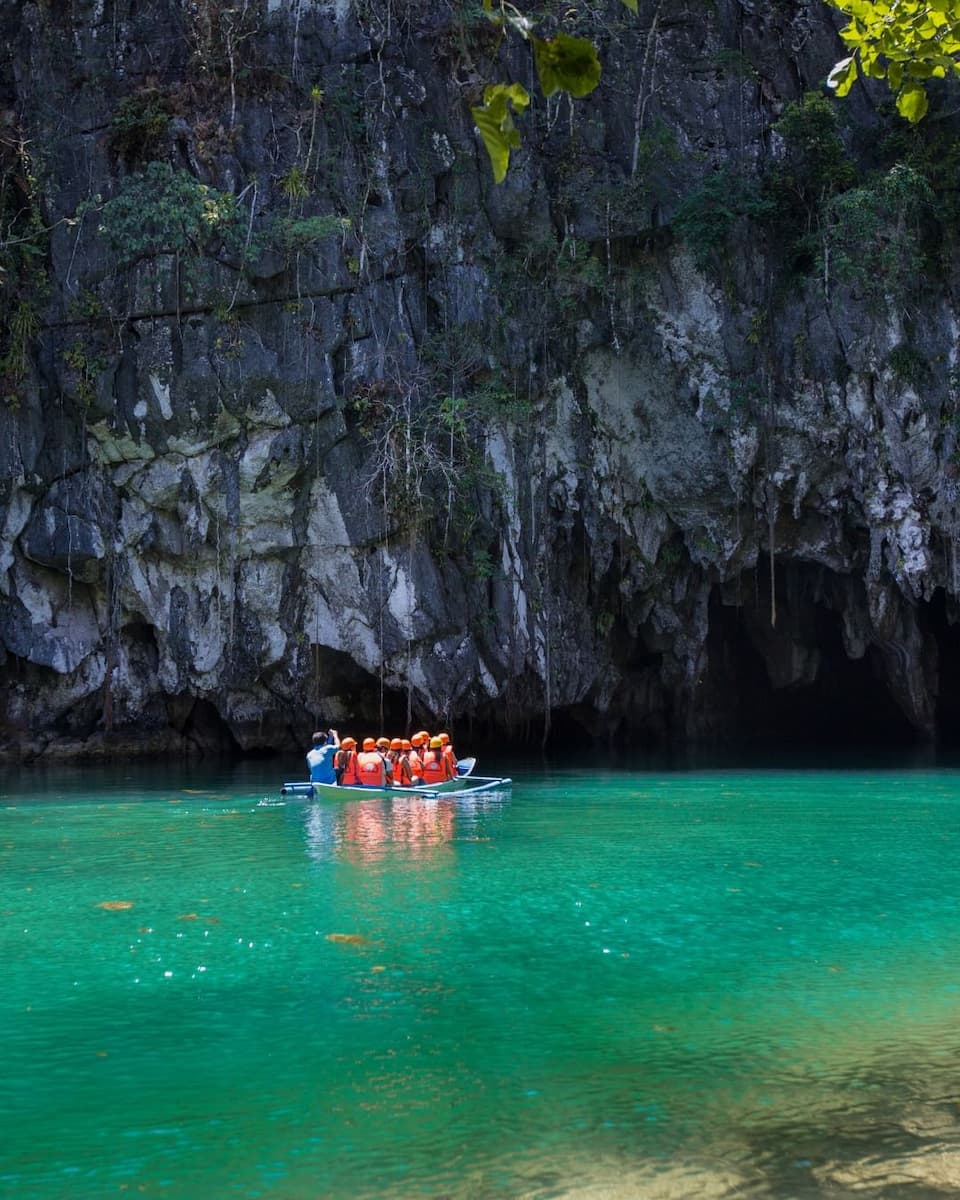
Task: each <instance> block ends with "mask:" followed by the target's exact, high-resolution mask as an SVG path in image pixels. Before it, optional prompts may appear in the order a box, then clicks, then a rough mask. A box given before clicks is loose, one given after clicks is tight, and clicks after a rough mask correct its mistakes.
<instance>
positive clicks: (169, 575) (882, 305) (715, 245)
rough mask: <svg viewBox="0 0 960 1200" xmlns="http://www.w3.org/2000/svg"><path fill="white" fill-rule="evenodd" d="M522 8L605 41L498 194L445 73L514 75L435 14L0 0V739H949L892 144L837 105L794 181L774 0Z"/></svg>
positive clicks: (908, 272)
mask: <svg viewBox="0 0 960 1200" xmlns="http://www.w3.org/2000/svg"><path fill="white" fill-rule="evenodd" d="M526 7H527V8H528V9H529V10H530V11H536V13H538V14H540V15H541V17H542V20H543V21H544V22H545V23H546V25H547V26H548V27H550V28H556V27H559V26H560V25H561V24H563V27H565V28H567V30H568V31H569V32H572V33H576V34H579V35H586V36H590V37H591V38H593V39H594V40H596V41H597V42H598V43H599V44H600V47H601V52H602V57H603V61H604V69H605V73H604V78H603V81H602V83H601V86H600V87H599V89H598V90H597V92H596V93H595V94H594V95H593V96H591V97H589V98H587V99H585V100H583V101H580V102H577V103H576V104H571V103H570V102H569V101H568V100H567V99H565V98H559V99H556V98H555V99H552V100H550V101H544V100H543V99H540V100H539V101H538V103H537V104H536V105H535V108H536V111H535V112H532V113H531V115H530V117H529V119H528V120H527V121H526V122H525V125H524V147H523V149H522V150H521V151H519V152H518V153H517V154H515V155H514V158H513V163H512V166H511V170H510V174H509V176H508V179H507V181H506V182H505V183H504V184H503V185H501V186H499V187H497V186H494V185H493V183H492V180H491V178H490V171H489V165H488V163H487V162H486V159H485V156H484V154H483V151H482V147H481V146H480V144H479V142H478V139H477V136H476V134H475V132H474V130H473V128H472V123H471V119H470V112H469V108H470V104H471V103H476V102H477V101H478V99H479V94H480V91H481V90H482V85H483V82H484V80H486V79H489V78H491V77H501V76H502V75H503V73H504V72H505V71H508V70H509V71H512V73H513V76H514V77H515V78H521V79H524V80H526V81H527V82H529V76H530V72H531V66H530V63H529V62H528V60H527V59H526V57H525V55H524V52H523V48H522V47H520V46H512V47H511V46H508V47H506V49H501V50H500V52H499V58H497V59H496V60H494V58H493V57H492V56H493V54H494V52H495V50H496V49H497V48H496V46H495V44H494V36H495V34H494V31H493V30H492V29H491V27H490V26H489V23H488V22H486V21H485V20H484V18H483V17H482V15H481V14H480V13H479V11H478V9H479V6H475V5H467V4H460V3H458V2H456V0H416V2H415V0H336V2H335V3H322V2H319V0H242V2H241V0H233V2H232V3H227V2H225V0H194V2H190V3H187V2H182V3H181V2H178V0H149V2H147V3H143V2H138V3H135V2H134V0H73V2H72V3H63V4H61V3H54V2H53V0H37V2H35V3H25V4H23V3H19V2H13V0H3V2H2V3H0V25H2V28H3V33H4V47H5V49H4V50H3V51H2V54H3V62H2V72H0V130H2V137H0V168H2V171H3V193H2V197H0V218H2V221H3V228H2V231H0V237H2V258H0V266H2V268H3V271H4V277H3V286H4V293H3V298H2V301H0V307H2V315H3V321H4V326H3V337H4V342H3V354H4V357H3V360H2V364H0V371H2V376H3V379H2V385H3V386H2V394H3V400H2V403H0V462H2V490H0V525H2V534H0V661H2V685H0V720H2V726H0V729H2V736H3V745H4V750H3V753H4V754H5V755H6V756H7V757H8V758H9V757H14V758H15V757H31V756H35V755H37V754H42V753H44V752H50V751H51V750H56V752H57V753H61V754H62V753H68V752H76V753H86V754H93V753H103V752H107V751H110V750H115V749H117V748H118V747H119V746H121V745H122V746H124V747H129V746H131V745H137V746H139V747H140V748H142V749H145V750H154V751H157V750H166V749H171V748H180V747H182V748H190V747H200V748H211V747H215V746H217V745H224V744H226V743H228V742H229V741H230V740H231V739H233V740H234V741H235V742H236V743H238V744H239V746H240V747H242V748H243V749H244V750H250V751H257V750H267V749H289V748H291V747H293V746H295V745H302V744H303V742H304V738H305V735H306V734H307V733H308V732H309V731H310V729H311V728H312V727H313V726H314V725H315V724H316V723H317V722H318V721H321V720H322V721H324V722H327V723H333V724H337V723H339V724H340V725H341V727H344V726H347V725H348V726H350V727H351V728H352V729H353V730H354V731H355V732H366V731H367V730H368V729H376V730H377V731H378V732H379V730H380V729H381V728H386V729H387V731H388V732H392V731H393V730H397V729H400V728H401V727H409V726H410V725H411V724H412V725H420V724H427V725H433V724H435V723H436V722H438V721H442V722H443V723H445V724H453V725H455V726H456V727H457V728H461V729H464V728H465V722H466V721H467V719H469V721H470V722H471V726H472V731H473V735H474V736H475V737H480V736H481V735H482V734H483V733H484V732H487V733H490V732H494V731H499V732H503V733H506V734H507V736H508V737H509V738H511V739H513V740H515V741H517V742H519V741H521V740H523V739H536V740H537V741H539V740H540V739H541V738H542V737H543V736H544V735H545V734H546V733H548V732H549V731H550V729H551V728H552V729H553V731H554V733H555V734H556V735H557V736H560V737H564V736H568V735H575V736H576V737H577V738H578V739H582V736H583V731H587V732H588V733H589V734H591V735H595V736H597V737H604V738H614V737H618V738H623V739H624V740H635V739H638V738H639V739H642V740H644V741H646V742H648V743H658V742H661V741H667V740H673V741H686V740H694V739H702V738H717V737H724V738H726V737H732V736H736V735H745V736H757V735H777V734H779V733H783V732H784V731H796V730H797V729H803V730H806V731H807V732H808V733H810V734H811V735H817V734H823V735H827V734H829V733H837V732H838V731H842V732H843V733H844V736H850V737H853V736H856V735H858V734H862V733H864V732H865V731H868V730H869V731H871V732H873V733H877V734H879V735H880V736H882V737H906V736H911V735H912V736H916V737H918V738H922V739H926V738H935V737H937V736H938V735H943V734H947V735H949V733H950V730H951V728H952V724H953V718H954V717H955V715H956V714H957V709H958V707H960V706H958V704H957V700H956V694H957V689H956V684H955V683H954V681H953V674H954V668H955V666H957V665H958V664H960V639H958V636H957V626H956V619H957V606H956V605H957V594H958V568H957V548H956V533H957V526H958V518H957V503H958V492H957V475H958V469H957V462H958V435H960V421H958V419H957V416H956V400H957V385H956V378H957V367H958V363H957V330H958V319H960V317H958V313H957V311H956V308H957V306H956V302H955V298H954V282H955V279H956V272H955V270H954V262H953V253H954V251H953V249H952V247H953V245H954V243H953V242H952V241H951V238H952V236H953V235H952V232H951V230H950V229H947V224H948V223H949V219H950V218H949V215H948V216H944V214H943V212H941V211H939V210H938V208H937V204H938V200H937V197H936V196H934V195H933V193H931V194H930V196H929V197H928V196H926V194H925V193H924V195H923V197H921V200H919V201H916V202H913V201H911V203H910V204H908V203H907V202H906V201H903V200H902V198H901V199H900V200H897V198H896V197H897V196H898V195H900V193H896V192H895V191H894V190H893V189H894V185H895V184H897V182H898V181H900V182H902V177H901V176H896V175H891V171H892V170H893V169H894V167H893V164H894V161H895V160H897V161H899V158H904V157H905V156H908V155H912V156H913V158H912V159H911V161H914V160H916V159H917V154H916V146H913V145H906V144H905V143H904V144H903V145H902V146H897V147H896V148H895V149H894V150H882V149H881V148H880V146H881V142H883V139H887V141H888V142H890V141H895V140H896V139H897V138H901V139H902V138H903V137H904V136H905V135H904V134H903V133H902V131H900V130H899V129H898V128H897V127H896V124H895V121H894V119H892V118H891V117H889V115H887V114H884V113H883V112H882V111H878V104H879V102H880V99H881V98H880V97H879V95H878V96H875V97H872V98H871V97H870V96H868V95H867V94H866V93H865V92H864V91H863V90H862V89H861V90H860V91H859V93H857V94H854V95H852V96H851V97H850V98H849V100H848V101H847V102H845V104H844V107H843V108H842V111H841V112H840V117H839V123H838V125H837V130H838V132H837V134H836V138H835V141H836V143H837V145H840V144H842V146H843V149H844V153H845V155H846V158H845V159H844V162H843V163H842V164H840V165H839V166H838V165H837V164H836V163H833V165H832V166H830V164H829V163H828V164H827V165H828V166H830V172H831V173H829V174H828V173H825V174H824V176H823V180H821V181H820V182H819V183H818V182H817V181H816V179H815V176H816V171H817V170H819V169H820V168H821V167H822V166H823V162H824V161H825V157H824V156H825V155H826V157H827V158H829V155H828V154H827V151H825V150H824V149H823V145H826V143H827V142H828V141H829V138H830V136H833V135H831V134H830V133H829V130H827V131H826V132H824V130H823V129H822V128H821V127H820V126H818V127H817V128H818V130H819V132H818V134H817V137H819V138H820V139H821V143H822V144H820V143H818V148H817V147H815V149H816V150H817V153H818V154H819V155H820V157H819V158H816V155H815V156H814V158H816V161H815V162H814V160H813V159H811V158H810V157H809V155H810V153H812V152H811V151H810V150H809V146H806V143H804V140H803V138H804V137H805V136H806V135H805V134H801V135H791V134H790V132H789V129H787V127H786V126H785V125H784V123H783V118H784V115H785V114H788V113H793V114H794V115H796V113H798V112H800V111H801V108H800V106H801V104H802V100H803V97H804V95H805V94H807V93H808V92H810V91H815V90H816V89H817V88H818V87H819V85H820V84H821V83H822V80H823V77H824V76H825V74H826V71H827V70H828V69H829V66H830V65H831V64H832V62H833V61H834V59H835V58H836V56H837V52H838V42H837V39H836V34H835V28H834V23H833V21H832V19H831V16H830V10H828V9H827V8H826V7H825V6H824V5H822V4H820V3H819V0H779V2H777V3H752V2H751V3H748V2H747V0H717V2H716V3H710V2H707V0H671V2H669V3H666V2H660V3H654V2H652V0H646V2H643V0H642V2H641V5H640V15H639V18H635V17H633V16H632V15H631V14H630V13H629V12H628V11H627V10H626V8H625V7H624V6H623V5H622V4H621V3H620V2H619V0H605V2H604V3H597V4H590V5H587V4H583V5H572V6H571V5H568V4H564V5H556V4H553V5H551V4H541V5H539V6H526ZM810 112H811V113H812V114H813V116H811V118H810V119H811V121H812V120H813V117H814V116H815V117H817V119H818V120H819V119H820V117H819V116H818V115H817V113H816V112H814V110H813V109H811V110H810ZM951 121H952V118H950V116H949V115H943V114H941V116H940V123H939V125H938V126H937V128H936V136H937V137H939V138H941V139H942V138H943V137H944V133H943V131H944V129H948V130H951V131H953V132H951V134H950V136H954V133H955V128H954V125H952V124H951ZM791 136H793V141H791ZM930 136H932V135H930V134H929V132H926V133H920V134H917V135H916V137H918V138H919V137H927V138H929V137H930ZM884 144H885V143H884ZM951 144H952V143H951ZM830 145H831V146H832V145H833V143H830ZM805 147H806V148H805ZM827 149H828V150H829V149H830V147H829V146H828V147H827ZM804 155H807V157H806V158H805V157H804ZM898 156H899V157H898ZM812 162H813V166H811V163H812ZM817 164H819V166H818V165H817ZM851 164H852V165H851ZM791 169H792V170H793V172H794V174H793V175H791V174H790V170H791ZM847 171H854V172H855V173H856V174H855V175H853V174H850V175H845V174H844V172H847ZM881 177H882V178H884V179H887V180H891V181H892V182H890V184H889V188H888V191H886V192H883V191H882V189H880V185H879V184H873V183H870V184H869V186H871V187H873V191H872V192H869V195H868V192H867V191H866V190H864V189H865V188H867V187H868V182H869V181H870V180H875V179H879V178H881ZM911 178H913V177H911ZM771 181H772V182H771ZM718 185H719V186H718ZM884 186H885V187H886V186H887V185H886V184H884ZM777 187H780V189H781V190H780V191H779V192H778V191H777ZM858 187H859V188H860V191H858V190H857V189H858ZM711 188H712V191H711ZM817 188H818V189H819V191H816V189H817ZM742 189H746V190H742ZM751 189H752V190H751ZM878 189H880V190H878ZM814 191H816V194H814ZM915 191H916V189H915ZM861 193H862V195H861ZM916 194H919V193H916ZM844 196H845V197H846V198H847V199H846V201H844V200H842V197H844ZM871 196H872V197H873V198H874V199H873V200H870V197H871ZM691 197H692V198H693V199H694V201H695V200H696V198H697V197H699V198H700V207H699V208H698V207H697V205H696V203H691ZM751 197H752V199H751ZM837 197H841V199H840V200H838V199H837ZM864 197H865V198H864ZM884 197H886V199H884ZM891 197H892V199H891ZM854 200H858V202H860V208H856V209H855V206H854V204H853V201H854ZM844 203H845V204H846V205H847V209H850V210H851V211H853V212H854V215H855V216H857V217H858V219H859V220H860V225H849V222H848V225H849V228H852V229H853V230H854V232H853V233H852V234H850V235H849V237H847V240H846V241H844V240H843V239H844V237H846V236H847V235H846V233H845V232H844V231H845V230H846V231H848V232H849V230H848V225H845V224H844V220H846V219H847V217H845V215H844V214H845V213H846V212H847V209H844V208H843V204H844ZM830 204H832V205H833V207H832V208H831V207H829V205H830ZM871 204H873V207H872V208H871V207H870V205H871ZM884 204H886V207H885V208H884V207H883V206H884ZM898 205H899V207H898ZM865 213H866V216H865V215H864V214H865ZM871 214H872V219H873V220H874V224H873V225H872V226H871V225H869V222H867V217H868V216H870V215H871ZM698 222H699V224H698ZM938 222H939V224H938ZM865 223H866V225H865ZM864 228H866V229H867V232H866V233H864V232H863V231H864ZM858 230H859V232H857V231H858ZM871 230H872V232H871ZM804 237H806V239H807V240H806V241H804ZM850 237H854V238H855V237H859V238H860V242H859V243H856V245H854V249H853V252H851V245H850ZM911 239H912V240H911ZM888 246H889V247H892V248H893V252H894V253H895V257H894V258H890V257H889V256H888V257H887V258H884V257H883V255H882V253H881V251H882V250H883V248H884V247H888ZM937 246H940V247H941V248H944V247H945V248H946V249H944V250H943V252H942V253H939V256H938V250H937ZM844 255H846V257H844ZM858 255H859V257H858ZM934 265H935V267H936V270H934V269H933V266H934ZM858 271H859V274H858ZM464 737H466V734H465V733H464Z"/></svg>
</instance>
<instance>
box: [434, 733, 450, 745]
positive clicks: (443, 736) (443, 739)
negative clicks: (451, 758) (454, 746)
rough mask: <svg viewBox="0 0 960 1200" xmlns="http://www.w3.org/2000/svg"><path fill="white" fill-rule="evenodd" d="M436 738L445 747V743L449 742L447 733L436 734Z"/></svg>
mask: <svg viewBox="0 0 960 1200" xmlns="http://www.w3.org/2000/svg"><path fill="white" fill-rule="evenodd" d="M437 737H438V738H439V739H440V741H441V742H442V743H443V744H444V745H446V744H447V742H449V741H450V734H449V733H438V734H437Z"/></svg>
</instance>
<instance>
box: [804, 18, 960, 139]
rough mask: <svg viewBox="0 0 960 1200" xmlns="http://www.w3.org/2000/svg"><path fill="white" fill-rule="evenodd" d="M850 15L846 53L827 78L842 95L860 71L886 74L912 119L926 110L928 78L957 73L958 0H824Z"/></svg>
mask: <svg viewBox="0 0 960 1200" xmlns="http://www.w3.org/2000/svg"><path fill="white" fill-rule="evenodd" d="M828 2H829V3H830V4H832V5H833V7H834V8H838V9H839V10H840V11H841V12H843V13H846V14H847V16H848V17H849V18H850V22H849V24H848V25H846V26H845V27H844V29H843V30H842V31H841V34H840V36H841V38H843V40H844V42H846V44H847V46H848V47H849V49H850V54H849V55H848V56H847V57H846V58H843V59H841V60H840V62H838V63H837V65H836V66H835V67H834V68H833V70H832V71H831V72H830V76H829V78H828V80H827V82H828V84H829V85H830V87H832V88H834V89H835V91H836V93H837V95H838V96H845V95H846V94H847V93H848V92H849V91H850V89H851V88H852V87H853V85H854V83H855V82H856V81H857V79H858V78H859V76H860V75H861V74H863V75H866V76H867V77H868V78H869V79H886V81H887V84H888V85H889V87H890V90H891V91H892V92H893V93H894V94H895V96H896V98H897V110H898V111H899V113H900V115H901V116H903V117H905V118H906V119H907V120H908V121H910V122H911V124H915V123H916V122H917V121H919V120H921V118H922V117H924V116H925V114H926V111H927V104H928V101H927V90H926V87H925V81H926V80H928V79H945V78H946V77H947V76H948V75H951V74H960V0H828Z"/></svg>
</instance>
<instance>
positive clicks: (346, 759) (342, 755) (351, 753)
mask: <svg viewBox="0 0 960 1200" xmlns="http://www.w3.org/2000/svg"><path fill="white" fill-rule="evenodd" d="M333 769H334V772H335V773H336V776H337V783H339V784H342V785H343V786H344V787H349V786H351V785H352V786H356V785H357V784H358V783H359V782H360V776H359V775H358V774H357V739H356V738H352V737H345V738H344V739H343V740H342V741H341V743H340V749H339V750H338V751H337V757H336V758H335V759H334V760H333Z"/></svg>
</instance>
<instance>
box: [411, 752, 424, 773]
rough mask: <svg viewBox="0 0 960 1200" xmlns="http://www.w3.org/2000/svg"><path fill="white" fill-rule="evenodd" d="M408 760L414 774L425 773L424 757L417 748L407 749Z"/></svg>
mask: <svg viewBox="0 0 960 1200" xmlns="http://www.w3.org/2000/svg"><path fill="white" fill-rule="evenodd" d="M407 762H409V764H410V770H411V772H412V773H413V774H414V775H422V774H423V759H422V758H421V757H420V755H419V754H418V753H417V752H416V750H408V751H407Z"/></svg>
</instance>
